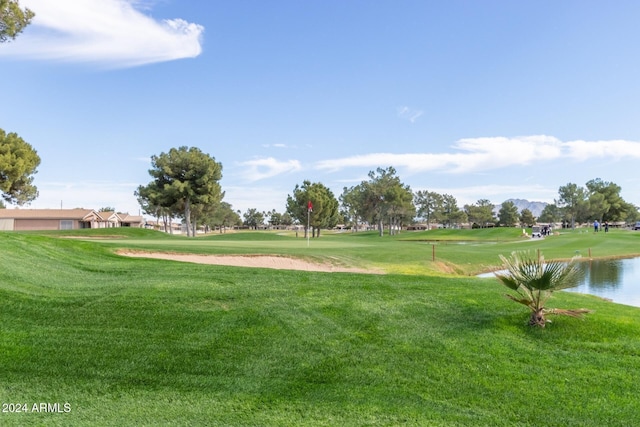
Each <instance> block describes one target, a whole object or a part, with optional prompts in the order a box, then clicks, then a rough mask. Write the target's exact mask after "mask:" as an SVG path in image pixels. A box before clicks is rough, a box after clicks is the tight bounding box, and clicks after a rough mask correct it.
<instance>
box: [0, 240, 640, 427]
mask: <svg viewBox="0 0 640 427" xmlns="http://www.w3.org/2000/svg"><path fill="white" fill-rule="evenodd" d="M89 235H91V236H93V235H94V234H88V235H87V236H89ZM327 237H329V236H327ZM344 237H347V239H344V240H345V242H344V243H343V245H344V248H346V249H344V250H347V251H350V250H352V251H354V253H355V252H356V251H357V250H359V249H362V247H364V248H365V249H366V250H367V251H371V252H373V249H371V248H369V249H367V248H368V247H369V246H372V247H375V246H376V243H375V242H379V241H374V240H373V239H372V238H370V237H358V238H349V237H348V236H343V237H339V236H334V237H331V238H328V239H327V242H326V243H325V244H326V245H327V248H325V249H322V250H320V249H317V251H318V253H319V256H327V254H328V253H331V252H332V251H334V250H335V247H341V246H340V245H341V243H340V242H341V240H340V239H341V238H344ZM244 238H245V239H246V238H247V237H246V236H245V237H244ZM212 239H213V238H212ZM234 239H236V241H242V238H239V237H235V238H228V239H227V241H228V242H231V241H234ZM125 240H126V241H129V240H137V241H138V243H135V242H134V243H132V244H133V245H134V246H135V245H140V246H147V247H153V246H154V244H153V241H155V246H156V247H161V248H169V247H173V246H178V247H179V246H180V245H184V247H185V248H189V249H193V247H192V246H190V245H189V244H188V242H186V241H185V240H184V239H180V238H171V237H156V236H155V234H152V235H149V234H148V233H142V234H138V233H137V232H135V233H134V234H131V235H128V238H127V239H122V240H118V241H117V242H118V243H117V245H118V246H122V245H127V244H128V243H126V241H125ZM278 240H282V242H281V243H282V244H283V245H284V248H285V249H284V251H285V252H286V251H291V253H295V251H296V250H298V251H299V249H295V248H287V244H289V243H287V239H281V238H280V237H275V238H273V239H267V240H264V241H262V242H260V244H259V245H258V244H257V243H255V242H253V243H251V242H249V240H244V242H245V243H244V244H243V245H241V251H242V250H245V249H246V250H249V249H250V248H251V246H254V247H255V246H256V245H258V246H262V245H267V246H269V242H274V241H278ZM291 240H293V242H295V243H296V244H297V243H300V242H299V241H300V239H298V240H297V241H296V240H295V239H294V238H293V239H291ZM114 241H115V240H110V241H109V242H111V243H110V244H108V245H105V244H104V243H103V242H94V241H85V240H78V239H60V238H56V237H49V236H41V235H37V234H20V233H0V325H1V329H0V378H2V381H1V382H0V400H1V401H2V402H3V403H26V404H27V405H28V408H29V409H31V408H32V405H33V403H38V402H51V403H52V402H60V403H61V404H64V403H69V404H70V412H69V413H35V412H27V413H6V412H5V413H0V423H1V424H2V425H21V426H22V425H44V424H46V425H149V426H151V425H154V426H156V425H261V426H270V425H272V426H287V425H290V426H300V425H309V426H322V425H326V426H335V425H347V426H348V425H353V426H356V425H358V426H359V425H393V426H395V425H415V426H423V425H434V426H438V425H442V426H453V425H471V426H473V425H478V426H518V425H521V426H525V425H550V426H589V425H594V426H602V425H607V426H616V425H620V426H623V425H633V424H634V423H635V422H636V421H637V414H638V412H639V411H640V403H639V401H638V399H637V396H638V393H639V392H640V385H639V384H638V382H637V378H636V372H637V371H638V370H639V369H640V323H639V322H638V318H639V316H638V315H639V314H640V311H639V310H638V309H636V308H632V307H625V306H621V305H616V304H611V303H606V302H604V301H601V300H598V299H597V298H594V297H589V296H583V295H577V294H570V293H561V294H559V295H558V296H557V297H556V298H554V299H553V300H552V302H553V304H554V305H555V306H558V307H567V308H569V307H574V308H575V307H588V308H591V309H593V310H595V312H594V313H593V314H591V315H589V316H588V317H587V319H586V320H577V319H570V318H557V319H554V320H555V321H554V323H553V324H552V325H550V326H549V327H548V328H547V329H546V330H536V329H531V328H529V327H527V326H526V325H525V322H526V320H527V318H528V313H527V312H526V311H523V308H522V307H520V306H518V305H516V304H513V303H512V302H511V301H508V300H507V299H505V298H503V297H502V294H503V293H504V290H503V289H502V288H501V287H500V286H499V285H498V284H497V283H496V282H495V281H493V280H482V279H475V278H464V277H438V276H419V275H406V274H405V275H394V274H389V275H385V276H376V275H358V274H337V273H334V274H328V273H309V272H295V271H274V270H267V269H242V268H232V267H220V266H205V265H194V264H182V263H177V262H167V261H158V260H145V259H128V258H122V257H119V256H116V255H114V254H113V253H112V249H113V245H114V244H116V243H114ZM140 241H144V242H143V243H140ZM332 241H333V243H332ZM358 241H362V242H364V243H357V242H358ZM168 242H170V244H169V243H168ZM202 242H205V240H202ZM314 243H315V242H314ZM200 244H202V243H200ZM354 244H355V245H364V246H359V247H356V248H353V249H349V248H350V247H351V245H354ZM386 244H387V242H384V244H383V245H382V246H381V244H380V243H377V251H378V252H380V251H383V252H384V251H386V250H387V249H388V248H389V247H387V246H386ZM392 244H393V245H398V246H391V248H392V250H397V248H398V247H401V246H402V245H406V244H407V242H400V241H395V242H393V243H392ZM231 245H232V244H231V243H229V244H228V246H225V245H222V247H223V248H226V249H224V250H229V251H231V250H232V247H231ZM332 245H333V246H332ZM451 246H454V245H451ZM413 247H414V248H415V247H416V246H415V245H414V246H413ZM456 247H466V245H458V246H456ZM294 249H295V250H294ZM199 250H205V251H206V250H211V249H209V248H207V246H206V245H203V246H202V247H201V248H200V249H199ZM216 250H219V248H218V249H216ZM324 251H327V252H324ZM376 256H377V257H381V255H379V254H378V255H376ZM365 258H366V257H365V256H362V255H361V258H360V259H365ZM379 259H381V258H377V259H375V260H373V262H379Z"/></svg>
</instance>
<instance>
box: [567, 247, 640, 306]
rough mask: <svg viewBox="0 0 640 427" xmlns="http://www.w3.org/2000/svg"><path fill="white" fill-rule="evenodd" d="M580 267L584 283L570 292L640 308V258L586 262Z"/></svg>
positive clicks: (581, 263)
mask: <svg viewBox="0 0 640 427" xmlns="http://www.w3.org/2000/svg"><path fill="white" fill-rule="evenodd" d="M579 265H580V268H581V269H582V270H583V272H584V281H583V283H582V284H581V285H580V286H578V287H576V288H572V289H568V290H569V291H571V292H580V293H585V294H591V295H597V296H599V297H602V298H608V299H610V300H612V301H615V302H618V303H621V304H627V305H634V306H636V307H640V258H631V259H616V260H597V261H595V260H594V261H584V262H580V263H579Z"/></svg>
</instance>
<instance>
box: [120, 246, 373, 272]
mask: <svg viewBox="0 0 640 427" xmlns="http://www.w3.org/2000/svg"><path fill="white" fill-rule="evenodd" d="M118 255H123V256H128V257H137V258H154V259H166V260H171V261H182V262H192V263H195V264H213V265H229V266H234V267H258V268H273V269H277V270H302V271H320V272H329V273H334V272H343V273H367V274H383V272H382V271H378V270H374V269H362V268H351V267H341V266H336V265H331V264H317V263H313V262H309V261H304V260H301V259H297V258H289V257H282V256H273V255H195V254H176V253H164V252H137V251H119V252H118Z"/></svg>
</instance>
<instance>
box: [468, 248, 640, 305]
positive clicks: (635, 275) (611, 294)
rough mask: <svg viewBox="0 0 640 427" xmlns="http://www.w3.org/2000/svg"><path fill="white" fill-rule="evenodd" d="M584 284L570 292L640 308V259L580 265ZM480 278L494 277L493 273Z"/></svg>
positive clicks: (603, 261)
mask: <svg viewBox="0 0 640 427" xmlns="http://www.w3.org/2000/svg"><path fill="white" fill-rule="evenodd" d="M578 265H579V266H580V268H582V269H583V272H584V279H583V281H582V284H581V285H579V286H577V287H575V288H571V289H567V291H568V292H578V293H583V294H590V295H596V296H599V297H602V298H607V299H610V300H611V301H613V302H616V303H620V304H626V305H632V306H635V307H640V258H626V259H614V260H591V261H583V262H580V263H578ZM480 277H493V273H485V274H481V275H480Z"/></svg>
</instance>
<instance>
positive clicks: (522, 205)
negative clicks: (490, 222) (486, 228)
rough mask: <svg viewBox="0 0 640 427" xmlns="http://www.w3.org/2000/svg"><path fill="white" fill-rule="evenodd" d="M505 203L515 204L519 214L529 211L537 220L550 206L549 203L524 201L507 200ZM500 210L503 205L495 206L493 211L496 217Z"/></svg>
mask: <svg viewBox="0 0 640 427" xmlns="http://www.w3.org/2000/svg"><path fill="white" fill-rule="evenodd" d="M505 202H513V204H514V205H516V207H517V208H518V213H520V212H522V211H523V210H524V209H529V210H530V211H531V213H532V214H533V216H534V217H536V218H537V217H539V216H540V214H541V213H542V210H543V209H544V207H545V206H547V205H548V204H549V203H547V202H530V201H528V200H524V199H507V200H505ZM500 208H502V203H500V204H499V205H493V211H494V212H495V213H496V215H497V214H498V212H500Z"/></svg>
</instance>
